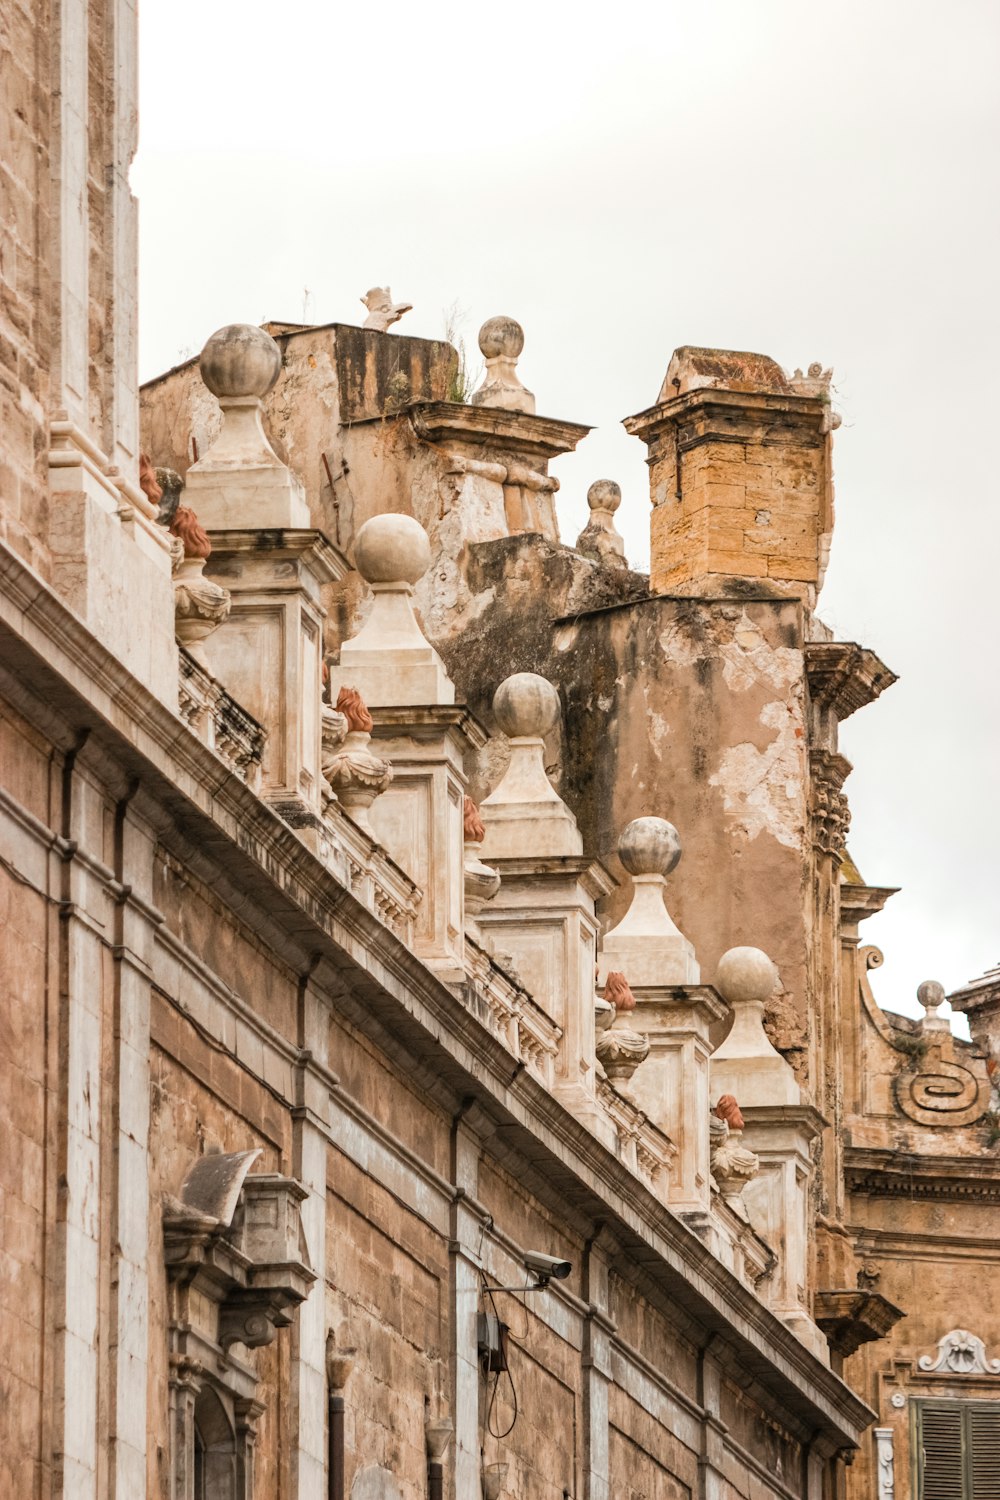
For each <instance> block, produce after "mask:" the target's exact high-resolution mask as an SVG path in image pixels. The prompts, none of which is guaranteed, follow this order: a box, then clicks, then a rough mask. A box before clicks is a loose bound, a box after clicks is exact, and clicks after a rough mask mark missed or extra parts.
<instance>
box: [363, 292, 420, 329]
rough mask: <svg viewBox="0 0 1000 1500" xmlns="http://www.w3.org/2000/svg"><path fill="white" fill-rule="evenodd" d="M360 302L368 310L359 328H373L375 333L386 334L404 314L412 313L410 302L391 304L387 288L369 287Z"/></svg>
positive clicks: (390, 296) (390, 293)
mask: <svg viewBox="0 0 1000 1500" xmlns="http://www.w3.org/2000/svg"><path fill="white" fill-rule="evenodd" d="M361 300H362V302H363V303H364V305H365V307H367V309H368V316H367V318H366V319H365V321H364V322H363V323H362V325H361V326H362V328H373V329H374V330H375V332H376V333H388V331H389V329H390V328H391V327H392V325H393V323H398V322H399V320H400V318H401V317H402V316H403V314H404V313H408V312H412V311H413V303H412V302H393V300H392V292H391V290H390V289H389V287H387V286H373V287H370V288H369V290H368V291H367V292H366V293H365V295H364V296H363V297H362V299H361Z"/></svg>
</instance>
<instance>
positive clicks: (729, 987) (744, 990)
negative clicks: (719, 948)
mask: <svg viewBox="0 0 1000 1500" xmlns="http://www.w3.org/2000/svg"><path fill="white" fill-rule="evenodd" d="M777 982H778V971H777V969H776V968H775V966H774V964H773V963H772V962H771V960H770V959H769V958H768V956H767V954H766V953H763V952H761V950H760V949H759V948H730V950H729V952H728V953H724V954H723V955H722V957H721V958H720V959H719V967H718V969H717V970H716V974H715V988H716V989H717V990H718V992H719V994H720V995H721V996H722V998H723V999H724V1000H728V1001H729V1003H730V1005H738V1004H740V1003H741V1002H742V1003H746V1002H747V1001H756V1002H758V1003H759V1004H761V1005H763V1004H764V1002H765V1001H766V1000H769V999H770V997H771V995H772V993H773V991H774V987H775V985H776V984H777Z"/></svg>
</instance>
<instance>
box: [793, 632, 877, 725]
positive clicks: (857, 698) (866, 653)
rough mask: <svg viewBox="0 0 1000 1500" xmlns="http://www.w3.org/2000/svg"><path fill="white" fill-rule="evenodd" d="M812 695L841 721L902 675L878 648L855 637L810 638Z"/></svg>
mask: <svg viewBox="0 0 1000 1500" xmlns="http://www.w3.org/2000/svg"><path fill="white" fill-rule="evenodd" d="M805 658H806V676H807V678H808V680H809V697H810V699H811V701H812V703H813V705H814V707H816V708H817V709H818V710H820V712H821V713H832V714H833V715H834V717H835V718H836V720H837V721H838V723H840V722H842V721H843V720H844V719H847V718H850V716H851V714H853V713H857V711H858V709H859V708H865V707H866V706H867V705H868V704H869V703H874V702H875V699H876V698H878V697H879V696H880V695H881V694H882V693H884V692H885V690H886V688H889V687H892V685H893V683H894V682H896V681H897V680H898V679H897V677H896V674H895V672H893V671H891V670H890V669H889V668H888V667H887V666H886V664H885V662H884V661H882V660H881V659H880V658H879V657H878V656H876V654H875V652H874V651H870V650H869V649H868V647H867V646H859V645H858V644H857V642H855V641H808V642H807V643H806V647H805Z"/></svg>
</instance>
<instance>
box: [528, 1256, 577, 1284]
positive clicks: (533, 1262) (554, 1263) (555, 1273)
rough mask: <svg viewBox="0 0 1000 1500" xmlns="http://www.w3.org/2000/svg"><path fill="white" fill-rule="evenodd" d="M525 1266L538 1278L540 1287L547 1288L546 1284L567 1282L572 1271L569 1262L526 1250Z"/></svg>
mask: <svg viewBox="0 0 1000 1500" xmlns="http://www.w3.org/2000/svg"><path fill="white" fill-rule="evenodd" d="M524 1264H525V1265H526V1266H527V1268H528V1270H529V1271H531V1272H533V1273H534V1275H535V1276H536V1277H537V1278H538V1285H539V1286H545V1284H546V1282H549V1281H552V1280H553V1278H554V1279H555V1280H556V1281H565V1280H566V1277H567V1276H568V1275H569V1273H570V1271H572V1269H573V1266H572V1263H571V1262H570V1261H568V1260H558V1259H557V1258H556V1256H554V1255H542V1254H541V1252H540V1251H538V1250H526V1251H525V1253H524Z"/></svg>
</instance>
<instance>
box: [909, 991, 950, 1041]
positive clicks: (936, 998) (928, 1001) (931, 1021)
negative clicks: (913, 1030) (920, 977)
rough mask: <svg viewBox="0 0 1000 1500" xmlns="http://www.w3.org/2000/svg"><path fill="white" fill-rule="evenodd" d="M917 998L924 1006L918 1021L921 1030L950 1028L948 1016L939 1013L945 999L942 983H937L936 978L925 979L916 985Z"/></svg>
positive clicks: (947, 1029)
mask: <svg viewBox="0 0 1000 1500" xmlns="http://www.w3.org/2000/svg"><path fill="white" fill-rule="evenodd" d="M917 999H918V1000H919V1001H920V1004H921V1005H922V1006H923V1007H924V1016H923V1020H922V1021H921V1023H920V1030H921V1031H926V1032H930V1031H950V1030H951V1022H950V1021H949V1020H948V1017H947V1016H942V1015H941V1014H940V1011H941V1007H942V1005H943V1004H944V1002H945V1000H946V999H947V996H946V995H945V992H944V985H943V984H938V982H937V980H936V979H925V980H924V982H923V984H921V985H918V986H917Z"/></svg>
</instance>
